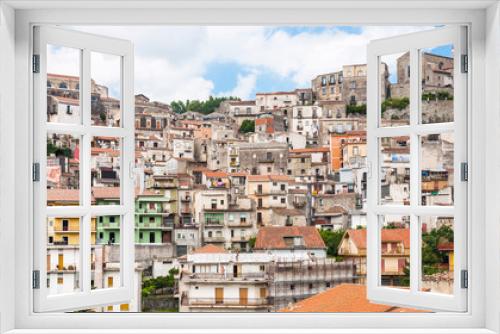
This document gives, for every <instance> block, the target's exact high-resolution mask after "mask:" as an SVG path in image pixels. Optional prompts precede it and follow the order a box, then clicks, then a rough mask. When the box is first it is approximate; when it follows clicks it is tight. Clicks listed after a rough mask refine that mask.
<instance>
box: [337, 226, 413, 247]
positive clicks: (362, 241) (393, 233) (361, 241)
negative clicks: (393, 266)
mask: <svg viewBox="0 0 500 334" xmlns="http://www.w3.org/2000/svg"><path fill="white" fill-rule="evenodd" d="M347 235H349V237H350V238H351V240H352V241H353V242H354V244H355V245H356V247H357V248H358V249H366V229H361V230H347V231H346V232H345V234H344V238H345V237H346V236H347ZM389 241H397V242H403V244H404V246H405V248H408V249H409V248H410V229H408V228H394V229H387V228H385V229H382V242H389Z"/></svg>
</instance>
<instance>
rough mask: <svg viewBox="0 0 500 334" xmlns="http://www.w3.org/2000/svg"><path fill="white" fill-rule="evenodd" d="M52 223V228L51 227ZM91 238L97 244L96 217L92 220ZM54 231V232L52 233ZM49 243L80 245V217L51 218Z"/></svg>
mask: <svg viewBox="0 0 500 334" xmlns="http://www.w3.org/2000/svg"><path fill="white" fill-rule="evenodd" d="M50 224H52V228H50ZM90 231H91V234H90V240H91V243H92V244H93V245H94V244H95V240H96V239H95V238H96V219H95V218H92V219H91V222H90ZM51 232H52V233H51ZM48 237H49V243H52V244H56V245H79V244H80V218H74V217H71V218H68V217H55V218H51V219H49V235H48ZM51 241H52V242H51Z"/></svg>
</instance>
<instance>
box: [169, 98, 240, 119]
mask: <svg viewBox="0 0 500 334" xmlns="http://www.w3.org/2000/svg"><path fill="white" fill-rule="evenodd" d="M226 100H233V101H234V100H237V101H239V100H240V98H238V97H234V96H221V97H213V96H210V97H209V98H208V100H205V101H203V100H186V101H185V102H184V101H180V100H177V101H172V102H170V107H171V108H172V110H173V111H174V112H175V113H177V114H183V113H185V112H187V111H196V112H199V113H202V114H204V115H208V114H211V113H213V112H214V111H215V110H216V109H217V108H219V106H220V104H221V103H222V102H223V101H226Z"/></svg>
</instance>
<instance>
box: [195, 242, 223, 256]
mask: <svg viewBox="0 0 500 334" xmlns="http://www.w3.org/2000/svg"><path fill="white" fill-rule="evenodd" d="M218 253H227V251H226V250H225V249H224V248H222V247H218V246H215V245H212V244H208V245H205V246H203V247H201V248H197V249H195V250H194V251H193V254H218Z"/></svg>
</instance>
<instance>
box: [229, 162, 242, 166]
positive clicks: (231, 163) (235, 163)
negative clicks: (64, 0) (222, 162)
mask: <svg viewBox="0 0 500 334" xmlns="http://www.w3.org/2000/svg"><path fill="white" fill-rule="evenodd" d="M239 165H240V163H239V162H238V161H231V162H229V166H231V167H238V166H239Z"/></svg>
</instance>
